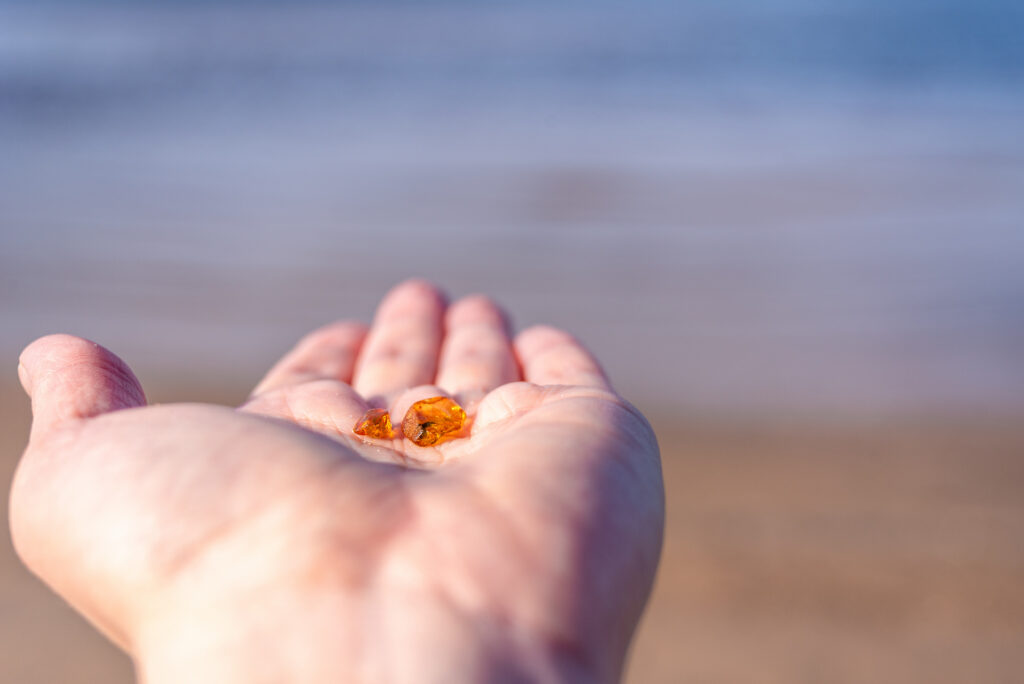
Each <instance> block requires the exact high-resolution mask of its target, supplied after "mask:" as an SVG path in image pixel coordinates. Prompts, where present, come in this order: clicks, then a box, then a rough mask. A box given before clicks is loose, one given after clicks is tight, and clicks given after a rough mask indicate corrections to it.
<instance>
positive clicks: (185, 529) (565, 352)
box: [11, 281, 664, 684]
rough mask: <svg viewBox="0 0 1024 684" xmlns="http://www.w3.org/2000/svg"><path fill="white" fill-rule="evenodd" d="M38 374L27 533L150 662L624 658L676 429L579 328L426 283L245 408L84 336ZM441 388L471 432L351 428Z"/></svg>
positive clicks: (264, 667) (84, 604)
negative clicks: (658, 418) (659, 429)
mask: <svg viewBox="0 0 1024 684" xmlns="http://www.w3.org/2000/svg"><path fill="white" fill-rule="evenodd" d="M19 375H20V377H21V380H22V384H23V385H24V387H25V389H26V391H27V392H28V393H29V395H30V396H31V398H32V411H33V423H32V432H31V437H30V441H29V445H28V447H27V449H26V451H25V454H24V456H23V458H22V461H21V463H20V465H19V468H18V472H17V474H16V476H15V480H14V484H13V489H12V493H11V526H12V534H13V539H14V542H15V547H16V549H17V551H18V553H19V555H20V556H21V557H22V559H23V560H24V562H25V563H26V564H27V565H28V566H29V567H30V568H31V569H32V570H33V571H34V572H36V573H37V574H38V575H39V576H40V577H41V578H42V579H43V580H44V581H45V582H47V583H48V584H49V585H50V586H51V587H52V588H53V589H54V590H55V591H56V592H57V593H59V594H60V595H61V596H63V597H64V598H65V599H66V600H67V601H68V602H70V603H71V604H72V605H73V606H74V607H75V608H77V609H78V610H79V611H80V612H81V613H82V614H83V615H85V616H86V618H88V619H89V620H90V621H92V622H93V624H95V625H96V626H97V627H98V628H99V629H101V630H102V631H103V632H104V633H106V634H107V635H108V636H109V637H110V638H111V639H113V640H114V641H115V642H116V643H118V644H120V645H121V646H122V647H124V648H125V649H127V650H128V651H129V652H130V653H131V654H132V656H133V658H134V659H135V662H136V666H137V668H138V670H139V674H140V679H142V680H144V681H145V682H147V683H148V684H162V683H163V682H190V683H203V682H211V683H213V682H216V683H218V684H223V683H228V682H243V681H244V682H342V681H345V682H350V681H351V682H356V681H373V682H407V681H414V682H456V681H595V682H598V681H599V682H607V681H614V680H616V679H617V678H618V677H619V676H620V673H621V669H622V667H623V662H624V659H625V653H626V650H627V647H628V645H629V641H630V638H631V636H632V633H633V631H634V629H635V627H636V623H637V620H638V619H639V616H640V614H641V612H642V609H643V606H644V603H645V602H646V600H647V596H648V594H649V591H650V587H651V582H652V579H653V576H654V571H655V567H656V565H657V561H658V556H659V553H660V547H661V537H662V525H663V519H664V495H663V490H662V482H661V471H660V464H659V455H658V448H657V444H656V442H655V438H654V435H653V433H652V432H651V430H650V427H649V426H648V424H647V422H646V421H645V420H644V418H643V417H642V416H641V415H640V414H639V413H638V412H637V410H636V409H635V408H633V407H632V406H630V405H629V404H628V403H627V402H626V401H624V400H623V399H622V398H620V397H619V396H618V395H617V394H615V393H614V392H613V391H612V390H611V388H610V386H609V385H608V382H607V380H606V379H605V377H604V375H603V373H602V371H601V370H600V368H599V366H598V365H597V363H596V362H595V361H594V359H593V358H592V357H591V356H590V355H589V354H588V353H587V352H586V351H585V350H584V349H583V348H582V347H581V346H580V345H579V344H578V343H577V342H576V341H574V340H573V339H572V338H571V337H570V336H568V335H567V334H565V333H563V332H560V331H558V330H555V329H552V328H546V327H538V328H532V329H529V330H527V331H525V332H523V333H521V334H520V335H519V336H518V337H517V338H516V339H515V342H514V343H513V342H511V341H510V339H509V337H508V334H507V332H506V324H505V319H504V317H503V315H502V313H501V311H500V310H499V309H498V308H497V307H496V306H495V305H494V304H492V303H491V302H490V301H489V300H487V299H485V298H482V297H469V298H466V299H463V300H461V301H459V302H456V303H455V304H453V305H452V306H451V307H447V308H446V306H445V303H444V300H443V298H442V296H441V295H440V294H439V293H438V292H437V290H435V289H434V288H433V287H432V286H430V285H428V284H426V283H423V282H419V281H410V282H407V283H405V284H403V285H400V286H399V287H397V288H395V289H394V290H393V291H392V292H391V293H390V294H389V295H388V296H387V297H386V298H385V299H384V301H383V302H382V304H381V305H380V307H379V309H378V312H377V314H376V317H375V320H374V323H373V326H372V328H370V329H369V331H366V329H365V328H364V327H363V326H362V325H360V324H358V323H352V322H343V323H337V324H334V325H331V326H328V327H325V328H323V329H321V330H318V331H316V332H313V333H312V334H310V335H309V336H307V337H306V338H305V339H303V340H302V341H301V342H300V343H299V344H298V345H297V346H296V347H295V349H294V350H293V351H291V352H290V353H289V354H288V355H286V356H285V357H284V358H283V359H282V360H281V361H280V362H279V363H278V364H277V365H276V366H275V367H274V368H273V369H272V370H271V371H270V373H269V374H268V375H267V376H266V378H264V380H263V381H262V382H261V383H260V384H259V386H258V387H257V388H256V390H255V391H254V393H253V395H252V396H251V398H250V400H249V401H248V402H247V403H246V404H245V405H244V406H242V407H240V408H238V409H231V408H226V407H220V406H213V405H198V404H174V405H166V406H159V405H158V406H148V407H147V406H146V400H145V397H144V395H143V392H142V389H141V387H140V386H139V383H138V381H137V380H136V379H135V376H134V375H133V374H132V372H131V371H130V370H129V369H128V367H127V366H126V365H125V364H124V363H123V362H122V361H121V360H120V359H118V358H117V357H115V356H114V355H113V354H111V353H110V352H108V351H106V350H105V349H103V348H101V347H99V346H98V345H95V344H93V343H91V342H87V341H85V340H82V339H79V338H75V337H70V336H66V335H55V336H50V337H45V338H42V339H40V340H37V341H36V342H34V343H33V344H31V345H30V346H29V347H28V348H27V349H26V350H25V351H24V352H23V354H22V357H21V364H20V365H19ZM524 381H525V382H524ZM428 383H436V385H429V384H428ZM440 394H449V395H451V396H453V397H455V398H456V399H457V400H459V401H460V402H462V403H463V405H464V406H466V407H467V409H468V410H469V413H470V417H471V419H472V423H471V428H470V430H469V435H468V436H467V437H465V438H460V439H453V440H451V441H448V442H444V443H442V444H440V445H438V446H437V447H430V448H424V447H418V446H415V445H413V444H412V443H411V442H409V441H407V440H402V439H400V438H396V439H395V440H393V441H384V440H367V441H364V440H363V439H362V438H359V437H357V436H356V435H354V434H352V426H353V425H355V423H356V421H357V419H358V418H359V417H360V416H361V415H362V414H363V412H364V411H365V410H366V409H367V407H369V406H371V405H374V406H388V407H391V409H392V416H394V419H395V422H396V423H397V424H400V422H401V417H402V416H403V415H404V412H405V410H406V408H407V407H408V406H409V405H410V404H411V403H412V402H413V401H415V400H418V399H421V398H425V397H429V396H436V395H440ZM398 432H399V437H400V436H401V434H400V428H399V429H398Z"/></svg>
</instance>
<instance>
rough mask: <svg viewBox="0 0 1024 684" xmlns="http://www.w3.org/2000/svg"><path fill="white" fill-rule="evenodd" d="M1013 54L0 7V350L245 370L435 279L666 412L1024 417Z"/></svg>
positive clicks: (982, 34) (606, 28)
mask: <svg viewBox="0 0 1024 684" xmlns="http://www.w3.org/2000/svg"><path fill="white" fill-rule="evenodd" d="M1022 37H1024V5H1022V4H1021V3H1019V2H991V1H990V2H980V3H978V2H973V3H963V2H852V1H847V2H829V3H823V2H797V1H795V0H787V1H786V2H753V1H747V2H739V1H732V2H710V1H708V2H696V3H679V2H667V1H666V2H654V1H647V2H632V3H597V4H594V3H583V2H553V3H552V2H546V3H510V2H490V3H479V2H474V3H470V2H447V3H440V2H407V3H374V4H371V3H339V4H328V3H270V2H265V3H258V4H255V5H254V4H250V3H209V2H190V3H180V2H174V3H171V2H120V3H95V2H57V3H37V2H11V1H7V2H0V312H2V315H3V319H4V320H3V326H2V327H0V354H5V355H13V354H14V353H16V351H17V349H18V347H19V346H20V345H22V344H24V343H25V342H27V341H28V340H29V339H31V338H32V337H33V336H35V335H38V334H43V333H45V332H51V331H53V330H66V331H70V332H78V333H79V334H85V335H90V336H92V337H94V338H97V339H99V340H101V341H103V342H106V343H107V344H109V345H110V346H112V347H114V348H116V349H118V350H119V351H122V352H123V353H124V354H125V355H126V356H128V357H129V360H130V361H132V362H133V363H135V364H136V365H137V366H139V367H140V369H141V370H142V372H143V373H144V374H146V373H149V374H151V375H152V376H154V377H158V376H167V375H174V376H175V377H189V374H190V373H194V374H195V377H196V378H197V379H201V378H203V377H208V376H209V374H210V373H217V374H220V375H224V376H230V377H239V378H241V377H250V376H252V375H253V374H255V373H256V372H258V368H259V366H260V365H261V364H264V363H266V362H268V361H269V360H270V359H271V358H272V357H273V356H274V354H276V353H277V352H278V351H280V350H281V349H282V348H283V347H285V346H286V345H287V344H288V342H289V340H290V339H291V338H293V337H294V336H295V335H296V334H297V332H298V331H300V330H302V329H303V328H305V327H309V326H311V325H314V324H316V323H318V322H320V321H322V320H324V319H328V318H333V317H336V316H338V315H341V314H344V313H347V312H353V313H356V314H359V315H363V316H365V315H368V314H369V312H370V311H369V306H370V303H371V302H372V300H373V298H374V297H375V296H376V295H378V294H379V292H380V291H381V290H382V289H383V288H384V287H386V286H387V285H388V284H389V283H391V282H393V281H395V280H397V279H399V278H401V277H404V276H405V275H408V274H411V273H418V274H424V275H428V276H431V277H434V278H436V279H438V280H439V281H441V282H442V283H443V284H445V285H447V286H448V287H449V288H450V289H452V290H453V291H454V292H456V293H459V292H466V291H470V290H478V289H483V290H487V291H490V292H492V293H494V294H496V295H498V296H499V297H502V298H503V299H504V300H506V301H508V302H509V303H510V304H511V305H512V308H513V309H514V311H515V312H516V313H517V314H518V318H519V320H520V321H521V322H522V323H529V322H534V321H538V320H546V321H549V322H558V323H564V324H565V325H567V326H568V327H570V328H572V329H573V330H575V331H577V332H578V333H579V334H580V335H581V336H583V337H584V338H585V339H588V340H590V341H591V342H592V344H593V346H594V347H595V348H596V349H597V351H598V352H599V353H600V355H601V356H602V358H604V359H605V360H606V362H607V364H608V365H609V367H610V369H611V371H612V374H613V376H614V377H616V378H618V379H619V384H620V385H621V386H623V388H624V389H625V390H626V391H627V392H628V393H630V394H631V395H634V396H637V397H640V398H641V399H643V400H645V401H648V402H651V403H668V404H672V405H676V406H687V407H696V408H707V409H720V408H724V409H736V408H746V409H751V408H752V409H756V410H762V409H763V410H768V409H772V408H782V409H787V408H794V407H795V408H799V409H804V410H824V409H827V410H833V409H835V410H863V409H865V408H866V409H870V410H904V409H906V410H919V409H922V408H931V407H940V408H941V407H949V406H954V407H958V408H961V409H963V408H967V409H972V410H996V409H1005V408H1006V407H1019V406H1024V314H1022V311H1024V307H1022V306H1021V302H1022V301H1024V135H1021V128H1022V126H1021V122H1022V121H1024V38H1022ZM239 340H243V341H244V343H243V344H242V345H241V350H239ZM638 350H642V352H643V353H642V354H638V353H637V351H638ZM651 359H655V360H657V363H652V362H651Z"/></svg>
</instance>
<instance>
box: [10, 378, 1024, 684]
mask: <svg viewBox="0 0 1024 684" xmlns="http://www.w3.org/2000/svg"><path fill="white" fill-rule="evenodd" d="M243 392H244V389H243V388H241V387H233V388H231V389H229V390H224V391H218V392H211V391H203V390H202V389H196V388H192V389H191V390H189V389H188V388H185V389H171V388H168V387H167V386H160V385H159V384H157V385H155V386H153V385H151V387H150V394H151V398H153V399H156V400H161V401H166V400H174V399H182V398H186V397H189V398H195V399H199V398H205V399H209V400H214V401H223V402H230V401H232V400H235V399H237V397H238V396H240V395H241V394H242V393H243ZM0 417H2V418H0V420H2V430H0V454H2V456H0V465H2V468H3V471H4V473H5V476H6V477H5V480H9V477H10V473H11V472H12V471H13V468H14V465H15V462H16V459H17V457H18V454H19V452H20V449H21V446H22V444H23V441H24V439H25V435H26V431H27V419H28V413H27V406H26V402H25V401H24V399H23V398H22V397H21V395H20V391H18V390H17V388H16V387H15V386H13V385H12V384H10V383H8V384H6V385H3V386H2V388H0ZM654 423H655V426H656V429H657V431H658V434H659V439H660V441H661V444H662V450H663V456H664V467H665V479H666V486H667V490H668V501H669V514H668V530H667V535H666V539H665V553H664V558H663V563H662V566H661V569H660V572H659V577H658V581H657V586H656V590H655V593H654V597H653V599H652V601H651V604H650V606H649V609H648V612H647V615H646V617H645V619H644V622H643V625H642V627H641V630H640V632H639V636H638V639H637V642H636V644H635V647H634V650H633V655H632V659H631V663H630V669H629V674H628V677H627V681H628V682H631V683H637V684H639V683H645V684H646V683H655V684H658V683H662V682H664V683H666V684H667V683H669V682H680V681H688V682H739V681H742V682H808V683H810V682H822V681H827V682H836V683H840V684H841V683H843V682H864V681H901V682H929V683H934V682H964V681H972V682H992V683H995V682H1011V681H1015V678H1016V677H1018V676H1019V673H1020V672H1021V671H1024V497H1022V496H1021V494H1022V493H1024V458H1022V454H1024V429H1022V427H1021V425H1022V423H1021V421H1019V420H1014V419H1012V417H1010V416H1007V417H1005V418H991V417H989V418H982V417H973V418H970V417H967V416H965V415H961V416H959V417H958V416H956V415H943V416H931V417H917V418H901V419H896V418H892V419H888V420H884V421H881V420H867V419H857V420H855V419H849V420H830V421H825V420H811V419H806V418H805V419H800V418H785V419H782V418H780V419H773V420H768V419H766V418H743V417H737V416H733V417H729V416H721V417H713V416H708V417H704V418H687V417H681V416H670V415H668V414H666V415H662V416H654ZM4 511H5V512H6V507H4ZM5 527H6V525H5ZM0 579H2V582H0V606H2V609H0V610H2V612H0V644H3V648H2V649H0V673H3V678H4V680H5V681H11V682H19V683H21V684H35V683H37V682H39V683H42V682H55V681H60V682H67V683H69V684H91V683H94V682H95V683H99V682H103V683H105V684H118V683H120V682H125V683H127V682H131V681H132V672H131V665H130V663H129V661H128V659H127V658H126V657H124V656H123V655H122V654H120V653H119V652H118V651H117V650H116V649H114V648H113V647H112V646H110V645H109V644H107V643H105V641H104V640H103V638H102V637H100V636H99V635H98V634H96V633H95V632H93V631H92V629H91V628H90V627H88V626H87V625H86V624H85V623H84V622H83V621H82V620H81V619H80V618H78V617H76V616H75V615H74V614H73V613H72V612H71V611H70V610H69V609H67V608H66V607H65V606H63V605H62V604H61V602H60V601H59V600H58V599H57V598H56V597H55V596H53V595H52V594H50V593H49V592H48V590H47V589H46V588H45V587H43V586H42V585H41V584H40V583H39V582H37V581H36V580H34V579H33V578H32V577H31V576H29V574H28V573H27V571H25V570H24V569H23V568H22V567H21V566H20V565H19V563H18V562H17V560H16V559H15V558H14V555H13V551H12V549H11V548H10V544H9V542H5V543H4V544H3V547H2V548H0ZM55 654H59V657H56V656H55Z"/></svg>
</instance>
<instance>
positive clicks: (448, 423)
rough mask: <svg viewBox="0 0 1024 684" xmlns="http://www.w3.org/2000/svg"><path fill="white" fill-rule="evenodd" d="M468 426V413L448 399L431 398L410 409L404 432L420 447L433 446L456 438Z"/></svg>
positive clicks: (404, 420) (418, 402) (404, 424)
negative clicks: (464, 426) (463, 427)
mask: <svg viewBox="0 0 1024 684" xmlns="http://www.w3.org/2000/svg"><path fill="white" fill-rule="evenodd" d="M465 424H466V412H465V411H464V410H462V407H461V406H459V405H458V404H456V403H455V402H454V401H452V400H451V399H449V398H448V397H431V398H430V399H424V400H422V401H417V402H416V403H415V404H413V405H412V406H410V407H409V410H408V411H407V412H406V414H405V418H404V419H403V420H402V432H403V433H405V436H406V437H408V438H409V439H411V440H412V441H413V442H415V443H416V444H418V445H420V446H433V445H435V444H438V443H440V442H443V441H444V440H446V439H448V438H450V437H454V436H455V435H457V434H458V433H459V431H460V430H462V426H463V425H465Z"/></svg>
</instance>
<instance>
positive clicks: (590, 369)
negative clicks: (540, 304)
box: [514, 325, 611, 389]
mask: <svg viewBox="0 0 1024 684" xmlns="http://www.w3.org/2000/svg"><path fill="white" fill-rule="evenodd" d="M514 346H515V351H516V355H517V356H518V357H519V363H520V365H521V366H522V368H523V377H524V379H525V380H526V381H527V382H532V383H535V384H538V385H579V386H582V387H599V388H602V389H610V388H611V386H610V384H609V382H608V378H607V377H606V376H605V374H604V371H603V370H601V366H600V364H598V362H597V360H596V359H595V358H594V357H593V356H592V355H591V354H590V352H588V351H587V350H586V349H585V348H584V347H583V345H582V344H580V343H579V342H578V341H577V340H576V339H575V338H574V337H573V336H572V335H570V334H569V333H567V332H564V331H562V330H559V329H557V328H552V327H549V326H546V325H538V326H535V327H532V328H529V329H527V330H524V331H523V332H521V333H519V335H518V337H516V340H515V345H514Z"/></svg>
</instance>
